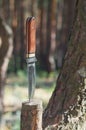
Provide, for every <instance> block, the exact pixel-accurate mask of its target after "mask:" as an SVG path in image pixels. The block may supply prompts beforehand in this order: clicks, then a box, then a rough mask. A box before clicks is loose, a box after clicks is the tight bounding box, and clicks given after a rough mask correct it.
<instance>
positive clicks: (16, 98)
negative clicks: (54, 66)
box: [3, 71, 58, 130]
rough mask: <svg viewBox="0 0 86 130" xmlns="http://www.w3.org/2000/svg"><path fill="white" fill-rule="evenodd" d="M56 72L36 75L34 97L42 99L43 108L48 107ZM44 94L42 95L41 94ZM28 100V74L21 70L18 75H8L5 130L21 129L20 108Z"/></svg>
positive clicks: (5, 99) (5, 97)
mask: <svg viewBox="0 0 86 130" xmlns="http://www.w3.org/2000/svg"><path fill="white" fill-rule="evenodd" d="M57 75H58V74H56V73H51V74H50V75H47V74H46V73H42V74H39V75H37V77H36V89H35V94H34V98H37V99H41V100H42V102H43V108H45V107H46V105H47V103H48V101H49V98H50V97H51V94H52V92H53V90H54V88H55V84H56V79H57ZM41 95H42V96H41ZM27 100H28V81H27V74H26V73H24V72H22V71H19V72H18V74H17V75H14V74H10V75H8V76H7V79H6V85H5V96H4V106H5V107H4V113H5V114H4V115H3V124H4V125H3V126H4V130H20V110H21V104H22V102H23V101H27Z"/></svg>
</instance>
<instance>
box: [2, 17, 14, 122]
mask: <svg viewBox="0 0 86 130" xmlns="http://www.w3.org/2000/svg"><path fill="white" fill-rule="evenodd" d="M12 38H13V37H12V30H11V29H10V27H9V26H8V25H7V24H6V23H4V21H3V20H2V19H1V18H0V121H1V118H2V114H3V109H4V104H3V96H4V83H5V78H6V71H7V67H8V63H9V59H10V57H11V55H12V50H13V44H12V42H13V41H12V40H13V39H12Z"/></svg>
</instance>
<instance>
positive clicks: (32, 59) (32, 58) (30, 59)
mask: <svg viewBox="0 0 86 130" xmlns="http://www.w3.org/2000/svg"><path fill="white" fill-rule="evenodd" d="M36 61H37V59H36V57H29V58H27V59H26V62H27V64H30V63H34V62H36Z"/></svg>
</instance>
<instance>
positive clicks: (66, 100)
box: [43, 0, 86, 130]
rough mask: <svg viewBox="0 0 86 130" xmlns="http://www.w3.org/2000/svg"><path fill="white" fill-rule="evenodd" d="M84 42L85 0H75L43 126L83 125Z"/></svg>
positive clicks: (68, 129)
mask: <svg viewBox="0 0 86 130" xmlns="http://www.w3.org/2000/svg"><path fill="white" fill-rule="evenodd" d="M85 42H86V0H83V1H82V0H76V5H75V17H74V26H73V30H72V34H71V38H70V41H69V46H68V51H67V53H66V56H65V61H64V64H63V68H62V70H61V72H60V75H59V77H58V80H57V84H56V88H55V90H54V92H53V94H52V96H51V99H50V101H49V103H48V105H47V108H46V109H45V111H44V114H43V127H44V128H45V127H47V126H48V125H53V127H55V126H57V128H56V130H76V129H77V130H80V129H79V128H81V129H82V130H85V129H86V126H85V125H84V124H85V117H86V113H85V106H86V102H85V99H86V44H85ZM81 121H82V123H81ZM83 125H84V126H83ZM75 127H76V129H75ZM84 127H85V128H84ZM53 129H55V128H53Z"/></svg>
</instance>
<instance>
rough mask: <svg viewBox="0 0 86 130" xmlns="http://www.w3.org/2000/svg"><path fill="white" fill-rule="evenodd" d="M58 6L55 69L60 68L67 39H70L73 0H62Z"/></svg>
mask: <svg viewBox="0 0 86 130" xmlns="http://www.w3.org/2000/svg"><path fill="white" fill-rule="evenodd" d="M58 4H59V5H60V15H59V14H58V21H57V47H56V50H55V60H56V64H57V67H58V68H61V67H62V63H63V59H64V56H65V53H66V51H67V46H68V39H69V38H70V33H71V30H72V25H73V17H74V8H75V6H74V5H75V0H72V1H70V0H62V1H61V2H59V3H58ZM59 20H60V22H59ZM58 22H59V23H58Z"/></svg>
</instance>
